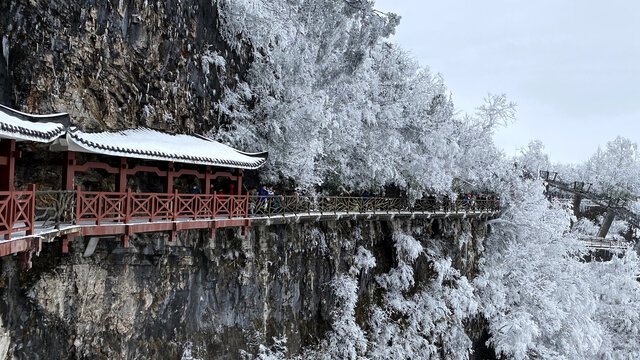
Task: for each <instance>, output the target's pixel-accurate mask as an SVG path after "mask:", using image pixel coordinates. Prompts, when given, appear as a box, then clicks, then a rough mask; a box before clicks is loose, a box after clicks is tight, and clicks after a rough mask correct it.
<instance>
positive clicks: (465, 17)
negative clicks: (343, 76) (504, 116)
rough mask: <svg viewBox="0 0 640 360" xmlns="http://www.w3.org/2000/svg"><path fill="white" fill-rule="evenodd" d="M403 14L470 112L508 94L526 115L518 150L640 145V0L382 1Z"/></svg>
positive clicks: (519, 124) (576, 156)
mask: <svg viewBox="0 0 640 360" xmlns="http://www.w3.org/2000/svg"><path fill="white" fill-rule="evenodd" d="M376 8H377V9H378V10H381V11H391V12H394V13H396V14H398V15H400V16H401V17H402V20H401V22H400V25H399V26H398V28H397V29H396V35H395V36H394V37H393V39H392V40H393V41H394V42H397V43H399V44H400V45H401V46H402V47H403V48H405V49H407V50H409V51H410V52H411V53H412V54H413V55H414V56H415V57H416V58H417V59H418V61H419V62H420V63H421V64H422V65H426V66H429V67H430V68H431V71H433V72H434V73H440V74H442V75H443V77H444V79H445V84H446V85H447V86H448V88H449V91H450V92H451V93H452V95H453V101H454V104H456V106H457V108H458V109H459V110H461V111H463V112H474V109H475V108H476V107H477V106H479V105H481V104H482V99H483V98H484V97H485V96H486V95H487V93H494V94H501V93H506V94H507V96H508V98H509V99H510V100H511V101H515V102H516V103H517V104H518V120H517V121H516V122H515V123H514V124H512V125H510V126H509V127H507V128H503V129H501V130H500V131H498V133H497V134H496V136H495V141H496V144H497V145H498V146H500V147H502V148H503V149H504V150H505V151H506V152H507V154H508V155H513V154H514V152H515V148H517V147H521V146H524V145H526V144H527V143H528V142H529V141H530V140H532V139H540V140H542V141H543V142H544V144H545V147H546V150H547V152H548V153H549V154H550V156H551V159H552V161H555V162H580V161H583V160H586V159H587V158H588V157H589V156H590V155H591V154H592V153H593V152H594V151H595V150H596V149H597V147H598V145H601V146H604V145H605V144H606V142H607V141H610V140H613V139H614V138H615V137H616V136H618V135H622V136H625V137H627V138H630V139H632V140H633V141H635V142H637V143H640V89H639V86H640V1H634V0H627V1H621V0H610V1H595V0H582V1H577V0H575V1H567V0H555V1H550V0H540V1H513V0H511V1H508V0H485V1H472V0H467V1H456V0H449V1H447V0H444V1H424V0H423V1H419V0H397V1H393V0H376Z"/></svg>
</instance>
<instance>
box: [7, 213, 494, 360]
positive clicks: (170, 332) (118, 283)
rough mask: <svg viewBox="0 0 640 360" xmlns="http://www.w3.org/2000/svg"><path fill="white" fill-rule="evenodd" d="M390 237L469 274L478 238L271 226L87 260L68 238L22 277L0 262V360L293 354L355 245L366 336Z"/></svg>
mask: <svg viewBox="0 0 640 360" xmlns="http://www.w3.org/2000/svg"><path fill="white" fill-rule="evenodd" d="M398 229H402V230H404V231H405V232H406V233H409V234H412V235H413V236H414V237H415V238H416V239H417V240H419V241H420V242H421V243H422V245H423V246H424V247H425V248H427V249H430V251H436V252H440V253H442V254H443V256H450V257H452V259H453V260H454V264H455V267H456V268H458V269H460V270H461V271H462V273H464V274H466V275H467V276H469V277H473V274H474V271H475V270H474V269H475V262H476V254H477V253H478V248H479V247H481V245H480V244H481V241H482V239H483V236H484V234H485V231H486V229H485V227H484V225H483V223H482V222H481V221H479V220H471V219H458V220H455V219H440V220H433V221H428V220H412V221H407V222H401V221H387V222H376V221H353V220H344V221H337V222H324V223H306V224H289V225H271V226H262V227H253V228H250V229H249V232H248V234H247V235H246V236H242V235H241V234H240V232H239V230H231V229H228V230H218V232H217V235H216V237H215V238H214V239H211V238H210V237H209V234H207V233H206V232H200V231H185V232H180V233H179V236H178V239H177V241H176V243H170V242H168V236H166V235H163V234H161V233H156V234H149V235H145V236H136V237H133V238H132V240H131V243H130V245H131V246H130V247H129V248H127V249H124V248H121V247H119V246H118V242H117V241H115V240H108V239H104V240H101V241H100V242H99V244H98V247H97V249H96V251H95V253H94V254H93V255H92V256H90V257H83V256H82V255H83V252H84V250H85V246H86V243H87V241H88V239H83V238H76V239H75V240H73V241H72V242H71V249H70V253H69V254H66V255H60V254H59V253H58V250H57V247H56V244H55V243H52V244H45V245H46V247H45V249H44V250H43V252H42V253H41V254H40V256H39V257H35V258H34V268H33V269H32V270H30V271H28V272H19V270H18V266H17V264H16V259H14V258H11V257H6V258H1V259H0V262H1V264H2V275H1V276H0V284H1V285H2V286H1V288H0V314H1V319H2V323H1V324H0V359H14V358H15V359H49V358H51V356H52V354H55V357H56V358H92V359H133V358H146V359H151V358H156V359H174V358H180V357H181V356H182V354H184V353H185V351H190V353H191V354H192V355H193V357H194V358H201V359H218V358H227V359H238V358H241V357H242V356H243V354H244V356H250V355H252V354H256V352H257V351H258V346H259V345H260V344H270V343H271V342H272V341H273V340H272V338H273V337H282V336H286V338H287V349H288V352H289V354H298V353H299V351H300V349H301V348H302V347H308V346H313V345H314V344H316V343H317V342H318V341H319V340H320V339H322V337H323V335H324V333H325V331H327V330H328V329H329V328H330V326H331V324H330V321H329V319H330V316H329V311H330V304H332V303H333V300H334V299H332V296H333V295H332V293H331V291H330V288H329V286H328V284H329V282H330V281H331V279H332V278H334V277H335V276H337V275H338V274H340V273H345V272H347V271H348V270H349V268H350V267H351V265H352V264H353V261H354V260H353V259H354V256H355V253H356V249H358V247H360V246H362V247H364V248H366V249H368V250H369V251H371V253H372V254H373V255H374V256H375V258H376V262H377V265H376V267H375V268H374V269H373V270H372V271H370V272H366V273H365V272H361V273H360V275H358V279H359V280H358V281H359V283H360V290H359V292H360V293H359V303H358V307H357V309H356V317H357V319H358V321H359V322H360V323H361V326H363V328H366V320H365V319H366V318H367V315H368V314H367V312H368V305H367V304H369V303H370V302H372V301H373V302H375V301H376V300H375V299H376V289H377V286H376V282H375V280H374V277H375V276H376V275H377V274H383V273H386V272H388V271H389V270H390V269H391V268H392V267H394V266H395V263H396V261H397V254H395V250H394V246H393V239H392V233H393V232H394V231H395V230H398ZM414 266H415V269H416V271H415V273H416V276H415V277H416V281H417V283H420V282H421V281H425V280H426V279H428V278H429V277H430V276H432V275H433V274H431V272H430V270H429V266H428V263H427V261H426V260H424V261H417V262H416V263H415V265H414ZM480 328H481V327H480ZM470 331H472V332H473V331H477V329H476V330H473V329H472V330H470ZM478 335H479V334H472V338H476V337H478Z"/></svg>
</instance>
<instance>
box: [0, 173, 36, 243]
mask: <svg viewBox="0 0 640 360" xmlns="http://www.w3.org/2000/svg"><path fill="white" fill-rule="evenodd" d="M35 198H36V196H35V186H34V185H29V190H28V191H2V192H0V235H4V238H5V239H6V240H8V239H11V234H13V233H16V232H20V231H24V232H25V234H26V235H33V228H34V221H33V218H34V214H35V211H34V209H35Z"/></svg>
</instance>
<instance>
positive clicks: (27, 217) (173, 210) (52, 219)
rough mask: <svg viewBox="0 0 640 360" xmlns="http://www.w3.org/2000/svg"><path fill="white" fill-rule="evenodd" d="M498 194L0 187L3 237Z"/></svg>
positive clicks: (407, 205) (407, 208) (489, 204)
mask: <svg viewBox="0 0 640 360" xmlns="http://www.w3.org/2000/svg"><path fill="white" fill-rule="evenodd" d="M499 208H500V204H499V201H497V200H494V199H476V200H473V201H468V200H464V199H463V200H455V201H450V200H448V199H446V198H445V199H437V198H436V197H434V196H429V197H425V198H423V199H420V200H417V201H415V202H409V201H408V200H407V199H403V198H380V197H342V196H326V197H323V196H320V197H311V196H297V195H287V196H284V195H271V196H248V195H224V194H217V193H214V194H179V193H177V192H174V193H172V194H163V193H133V192H131V191H127V192H95V191H82V190H80V189H76V190H73V191H56V190H46V191H35V190H34V187H33V186H30V187H29V191H10V192H0V236H4V238H5V239H10V238H11V235H12V234H14V233H18V232H25V235H32V234H33V233H34V224H35V223H36V222H37V223H38V225H37V226H38V228H40V227H42V228H48V227H55V228H60V226H61V225H62V224H65V225H89V224H92V223H93V224H95V225H101V224H104V223H112V224H113V223H124V224H129V223H143V222H157V221H178V220H183V221H188V220H213V219H216V218H218V219H220V218H224V219H234V218H236V219H237V218H242V219H248V218H252V217H253V218H255V217H265V216H266V217H270V216H278V215H285V214H312V213H313V214H318V213H319V214H339V213H346V214H362V213H374V214H376V213H379V214H383V213H401V212H411V213H437V212H441V213H463V212H474V211H475V212H488V211H497V210H499Z"/></svg>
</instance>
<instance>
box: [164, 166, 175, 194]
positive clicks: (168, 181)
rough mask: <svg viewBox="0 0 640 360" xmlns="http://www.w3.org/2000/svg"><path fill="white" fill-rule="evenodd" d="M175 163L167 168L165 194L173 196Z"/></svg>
mask: <svg viewBox="0 0 640 360" xmlns="http://www.w3.org/2000/svg"><path fill="white" fill-rule="evenodd" d="M173 176H174V169H173V162H170V163H169V164H168V166H167V177H166V178H165V179H164V192H165V193H166V194H171V193H172V192H173Z"/></svg>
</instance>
